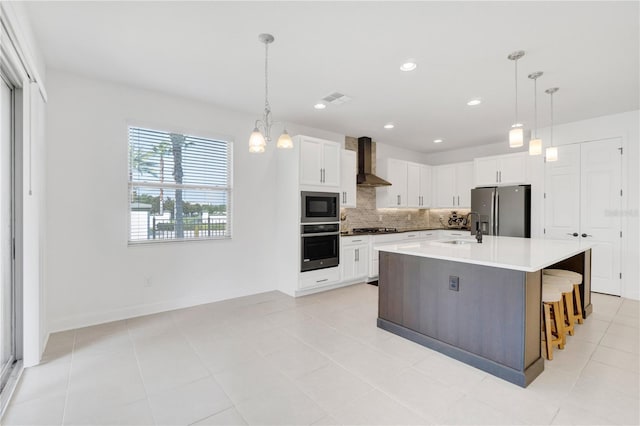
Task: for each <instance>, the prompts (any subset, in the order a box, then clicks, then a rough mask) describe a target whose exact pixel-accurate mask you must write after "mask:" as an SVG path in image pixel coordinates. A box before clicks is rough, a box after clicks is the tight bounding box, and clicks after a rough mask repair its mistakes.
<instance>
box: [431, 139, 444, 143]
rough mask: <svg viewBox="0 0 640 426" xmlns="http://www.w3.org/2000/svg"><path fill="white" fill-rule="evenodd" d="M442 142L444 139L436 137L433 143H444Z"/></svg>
mask: <svg viewBox="0 0 640 426" xmlns="http://www.w3.org/2000/svg"><path fill="white" fill-rule="evenodd" d="M442 142H444V141H443V140H442V139H434V140H433V143H442Z"/></svg>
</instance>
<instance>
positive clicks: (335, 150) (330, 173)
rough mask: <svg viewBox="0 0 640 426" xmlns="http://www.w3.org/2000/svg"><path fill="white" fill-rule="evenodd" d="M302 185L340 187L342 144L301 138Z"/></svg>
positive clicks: (306, 137)
mask: <svg viewBox="0 0 640 426" xmlns="http://www.w3.org/2000/svg"><path fill="white" fill-rule="evenodd" d="M299 142H300V185H315V186H333V187H339V186H340V151H341V150H340V144H339V143H337V142H331V141H325V140H322V139H316V138H310V137H308V136H301V137H300V139H299Z"/></svg>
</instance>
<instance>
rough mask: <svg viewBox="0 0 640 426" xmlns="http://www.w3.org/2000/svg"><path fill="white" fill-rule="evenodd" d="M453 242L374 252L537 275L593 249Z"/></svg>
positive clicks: (488, 239) (486, 239) (541, 242)
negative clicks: (536, 272)
mask: <svg viewBox="0 0 640 426" xmlns="http://www.w3.org/2000/svg"><path fill="white" fill-rule="evenodd" d="M451 240H453V238H447V239H444V240H436V241H416V242H406V243H394V244H376V245H375V246H374V247H373V248H374V250H379V251H384V252H389V253H399V254H406V255H410V256H420V257H427V258H433V259H442V260H451V261H454V262H462V263H470V264H475V265H482V266H490V267H494V268H503V269H512V270H516V271H524V272H535V271H538V270H540V269H544V268H546V267H548V266H550V265H553V264H555V263H558V262H560V261H562V260H565V259H567V258H569V257H572V256H575V255H576V254H578V253H582V252H584V251H585V250H588V249H590V248H591V247H592V246H593V244H591V243H589V242H584V241H583V242H578V241H565V240H547V239H542V238H515V237H494V236H489V235H485V236H483V241H482V243H481V244H478V243H477V242H476V241H475V239H471V238H464V239H463V240H465V241H467V242H468V243H467V244H460V245H455V244H447V243H444V241H451Z"/></svg>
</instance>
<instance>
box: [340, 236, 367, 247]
mask: <svg viewBox="0 0 640 426" xmlns="http://www.w3.org/2000/svg"><path fill="white" fill-rule="evenodd" d="M340 241H341V242H342V245H343V246H350V245H354V244H369V236H368V235H359V236H349V237H341V238H340Z"/></svg>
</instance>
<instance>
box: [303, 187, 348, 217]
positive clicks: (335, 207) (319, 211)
mask: <svg viewBox="0 0 640 426" xmlns="http://www.w3.org/2000/svg"><path fill="white" fill-rule="evenodd" d="M339 221H340V194H338V193H337V192H311V191H302V192H300V222H302V223H309V222H339Z"/></svg>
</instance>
